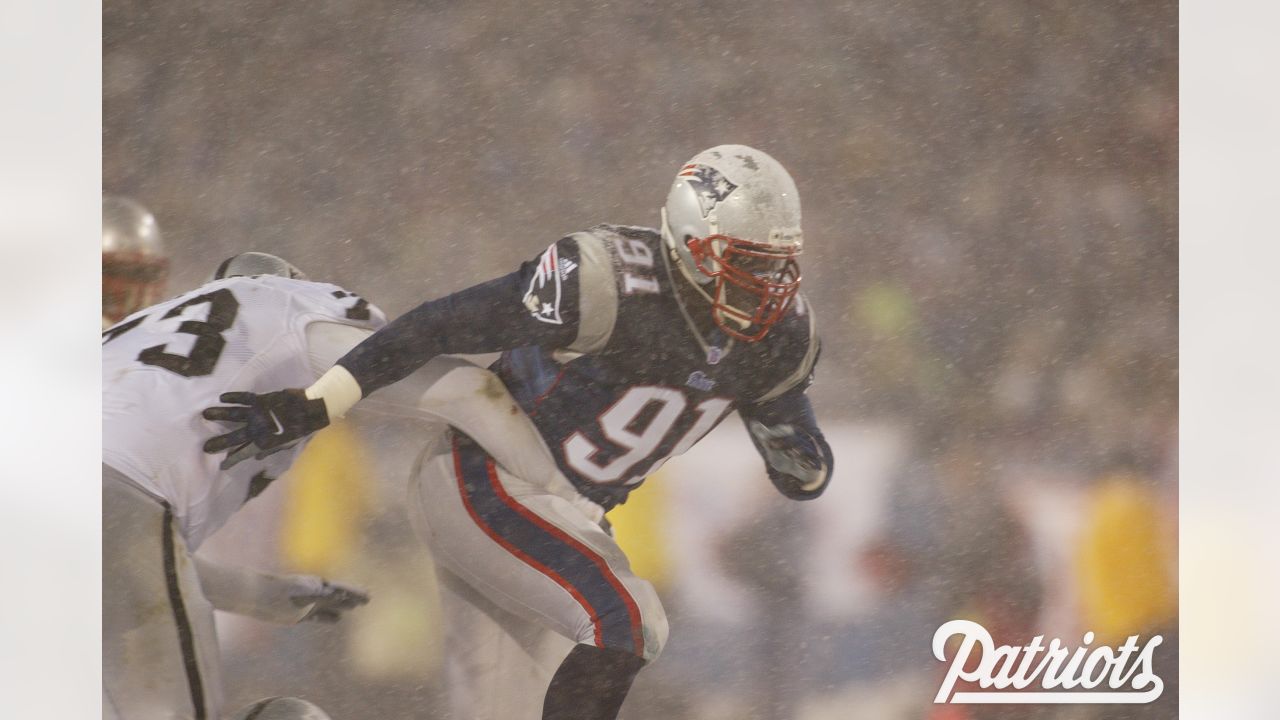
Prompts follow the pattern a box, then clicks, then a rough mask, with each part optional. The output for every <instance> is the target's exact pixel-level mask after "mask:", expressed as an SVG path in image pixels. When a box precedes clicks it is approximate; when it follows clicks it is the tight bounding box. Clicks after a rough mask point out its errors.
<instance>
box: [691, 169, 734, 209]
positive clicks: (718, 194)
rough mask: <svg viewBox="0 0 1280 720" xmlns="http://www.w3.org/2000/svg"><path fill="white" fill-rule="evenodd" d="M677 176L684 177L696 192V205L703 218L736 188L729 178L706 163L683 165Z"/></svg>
mask: <svg viewBox="0 0 1280 720" xmlns="http://www.w3.org/2000/svg"><path fill="white" fill-rule="evenodd" d="M679 177H682V178H685V182H687V183H689V187H691V188H693V190H694V192H695V193H697V195H698V207H699V208H700V209H701V210H702V217H704V218H705V217H706V216H708V215H710V214H711V211H712V210H714V209H715V207H716V204H717V203H719V202H720V201H721V200H724V199H725V198H727V197H729V193H732V192H733V191H734V190H737V189H738V186H737V185H734V184H733V183H731V182H729V178H727V177H725V176H724V175H722V174H721V173H720V171H719V170H716V169H715V168H713V167H710V166H708V165H698V164H690V165H685V166H684V167H683V168H681V169H680V174H679Z"/></svg>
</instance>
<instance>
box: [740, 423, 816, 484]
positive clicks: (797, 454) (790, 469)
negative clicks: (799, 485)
mask: <svg viewBox="0 0 1280 720" xmlns="http://www.w3.org/2000/svg"><path fill="white" fill-rule="evenodd" d="M747 429H748V430H750V431H751V435H752V436H754V437H755V439H756V442H757V443H758V444H759V445H760V447H761V448H762V449H763V450H764V451H765V461H766V462H768V463H769V467H772V468H773V469H774V470H777V471H778V472H780V473H784V474H786V475H791V476H794V477H799V478H803V477H808V476H810V475H812V474H814V472H816V471H817V470H820V469H822V451H821V450H820V449H819V448H818V443H817V442H815V441H814V439H813V438H811V437H809V436H808V435H806V434H805V433H801V432H797V431H796V429H795V427H794V426H792V425H774V426H772V427H770V426H768V425H765V424H764V423H762V422H759V421H756V420H752V421H751V422H750V423H748V425H747Z"/></svg>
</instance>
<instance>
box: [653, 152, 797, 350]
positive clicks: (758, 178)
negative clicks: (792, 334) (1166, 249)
mask: <svg viewBox="0 0 1280 720" xmlns="http://www.w3.org/2000/svg"><path fill="white" fill-rule="evenodd" d="M662 237H663V240H664V241H665V242H666V244H667V246H668V247H669V248H670V249H671V251H672V252H673V253H674V254H675V257H676V259H677V261H678V265H679V266H680V270H681V272H682V273H683V274H684V276H685V277H686V278H687V279H688V280H689V281H690V282H691V283H693V285H694V287H695V288H697V289H698V291H699V292H700V293H701V294H702V295H703V296H704V297H705V298H706V299H707V300H708V301H709V302H710V303H711V306H712V317H713V318H714V319H715V322H716V324H717V325H718V326H719V327H720V328H721V329H722V330H724V331H725V332H726V333H727V334H729V335H731V336H733V337H736V338H738V339H741V340H745V341H747V342H754V341H756V340H759V339H761V338H763V337H764V336H765V335H766V334H767V333H768V332H769V329H770V328H771V327H772V326H773V325H774V323H776V322H777V321H778V320H780V319H782V317H783V315H784V314H785V313H786V310H787V308H788V307H789V306H790V303H791V299H792V298H793V297H794V296H795V294H796V293H797V292H798V291H799V289H800V267H799V265H798V264H797V262H796V258H797V257H798V256H799V255H800V252H801V249H802V245H803V235H802V233H801V230H800V195H799V193H798V192H797V191H796V184H795V181H793V180H792V179H791V175H789V174H788V173H787V171H786V169H785V168H783V167H782V165H781V164H779V163H778V161H777V160H774V159H773V158H772V157H770V156H769V155H767V154H766V153H764V152H761V151H760V150H756V149H754V148H750V147H747V146H745V145H718V146H716V147H713V148H711V149H710V150H704V151H702V152H700V153H698V154H697V155H695V156H694V157H693V158H692V159H691V160H689V162H687V163H685V165H684V166H683V167H681V168H680V171H679V172H678V173H677V174H676V178H675V180H674V181H673V182H672V183H671V190H670V191H669V192H668V193H667V203H666V205H665V206H664V207H663V208H662Z"/></svg>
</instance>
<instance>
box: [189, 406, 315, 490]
mask: <svg viewBox="0 0 1280 720" xmlns="http://www.w3.org/2000/svg"><path fill="white" fill-rule="evenodd" d="M218 399H219V400H220V401H222V402H224V403H233V404H232V405H229V406H225V405H219V406H215V407H209V408H205V410H204V413H203V414H204V417H205V419H207V420H214V421H217V422H230V423H242V425H241V426H240V427H237V428H236V429H234V430H232V431H231V432H228V433H226V434H223V435H218V436H216V437H212V438H209V440H208V441H206V442H205V444H204V451H205V452H207V453H220V452H222V451H223V450H230V452H228V453H227V457H226V458H225V459H224V460H223V461H222V469H223V470H226V469H227V468H229V467H231V466H233V465H235V464H236V463H238V462H240V461H242V460H247V459H249V458H250V457H254V458H257V459H259V460H260V459H262V458H264V457H266V456H268V455H270V454H271V453H274V452H279V451H280V450H284V449H285V448H286V447H288V446H289V445H290V444H292V443H293V442H295V441H297V440H300V439H302V438H304V437H306V436H308V435H310V434H311V433H313V432H315V431H317V430H319V429H320V428H323V427H325V426H326V425H328V424H329V411H328V409H327V408H326V407H325V404H324V400H308V399H307V396H306V394H305V393H304V392H303V391H302V390H300V389H298V388H290V389H288V390H277V391H276V392H269V393H266V394H263V395H258V394H255V393H251V392H229V393H223V394H222V395H221V396H219V397H218Z"/></svg>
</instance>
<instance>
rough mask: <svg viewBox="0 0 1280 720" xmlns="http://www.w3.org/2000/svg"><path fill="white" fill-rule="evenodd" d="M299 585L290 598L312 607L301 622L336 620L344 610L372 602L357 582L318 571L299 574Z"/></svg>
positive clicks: (294, 601) (297, 577) (334, 621)
mask: <svg viewBox="0 0 1280 720" xmlns="http://www.w3.org/2000/svg"><path fill="white" fill-rule="evenodd" d="M292 579H294V580H295V581H296V583H297V587H296V589H294V590H293V591H291V592H290V593H289V600H290V601H291V602H293V604H294V605H296V606H297V607H304V606H306V605H310V606H311V609H310V610H309V611H307V614H306V615H303V616H302V619H301V620H299V621H298V622H307V621H312V622H322V623H336V622H338V620H339V619H340V618H341V617H342V613H344V612H346V611H348V610H351V609H353V608H357V607H360V606H361V605H364V604H365V603H367V602H369V593H368V592H366V591H365V590H363V589H361V588H358V587H355V586H353V585H344V584H342V583H336V582H330V581H328V580H325V579H324V578H322V577H316V576H315V575H295V576H293V578H292Z"/></svg>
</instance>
